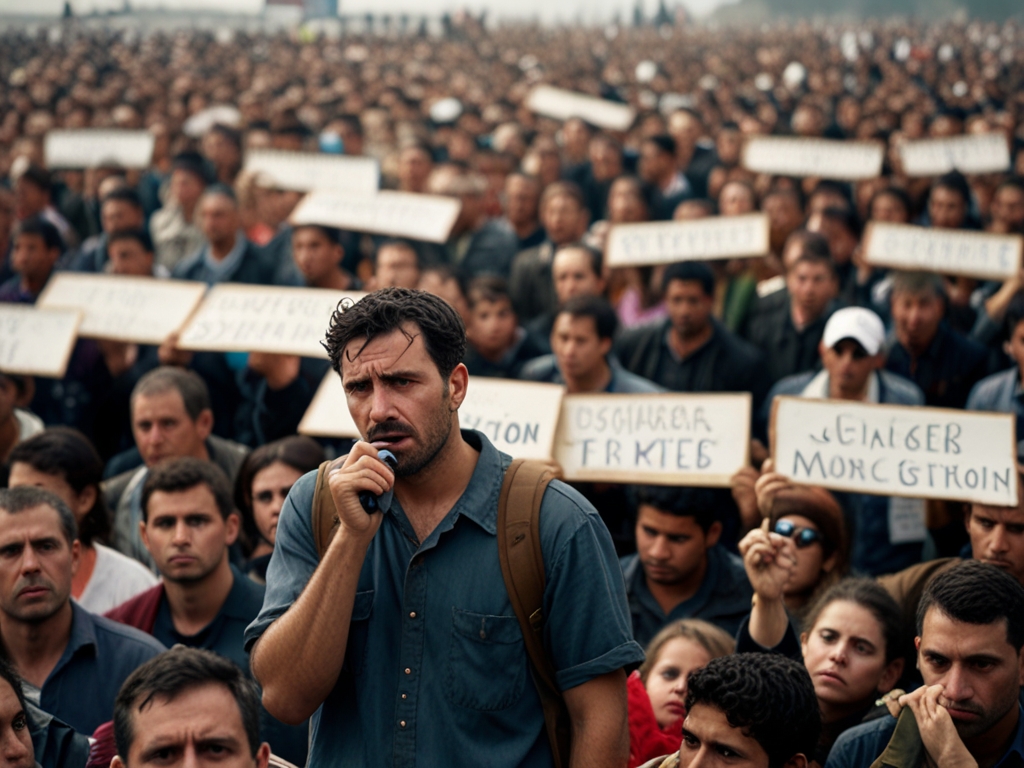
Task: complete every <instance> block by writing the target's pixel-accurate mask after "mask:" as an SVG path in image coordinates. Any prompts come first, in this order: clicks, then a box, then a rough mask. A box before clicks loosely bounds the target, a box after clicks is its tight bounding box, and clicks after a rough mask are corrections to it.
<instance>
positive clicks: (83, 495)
mask: <svg viewBox="0 0 1024 768" xmlns="http://www.w3.org/2000/svg"><path fill="white" fill-rule="evenodd" d="M102 478H103V460H102V459H100V456H99V454H98V453H97V452H96V449H95V448H93V446H92V443H90V442H89V441H88V440H87V439H86V437H85V436H84V435H83V434H82V433H81V432H78V431H77V430H74V429H70V428H68V427H51V428H49V429H47V430H46V431H44V432H41V433H40V434H38V435H36V436H35V437H32V438H30V439H28V440H26V441H25V442H23V443H21V444H19V445H18V446H17V447H16V448H15V449H14V451H13V452H12V453H11V476H10V480H9V485H10V487H11V488H17V487H18V486H22V485H34V486H38V487H39V488H43V489H45V490H47V491H50V492H52V493H54V494H56V495H57V496H59V497H60V498H61V500H62V501H63V502H64V503H65V504H67V505H68V507H70V508H71V511H72V512H73V513H74V515H75V520H76V522H77V523H78V541H79V543H80V545H81V551H80V554H79V561H78V570H77V571H75V576H74V579H73V580H72V582H71V596H72V597H73V598H74V599H75V600H76V601H78V604H79V605H81V606H82V607H83V608H85V609H86V610H87V611H91V612H92V613H99V614H102V613H105V612H106V611H109V610H110V609H111V608H114V607H115V606H118V605H120V604H121V603H123V602H124V601H125V600H128V599H129V598H131V597H135V595H137V594H139V593H140V592H143V591H145V590H147V589H149V588H150V587H152V586H153V585H154V584H156V583H157V578H156V576H154V575H153V574H152V573H151V572H150V571H149V570H148V569H147V568H146V567H145V566H144V565H142V564H141V563H139V562H138V561H137V560H133V559H132V558H130V557H126V556H125V555H122V554H121V553H120V552H117V551H115V550H113V549H110V548H109V547H106V546H104V545H103V544H101V543H100V542H101V541H104V540H106V537H107V536H108V535H109V533H110V511H109V510H108V509H107V505H106V502H105V501H104V500H103V493H102V492H101V491H100V481H101V480H102Z"/></svg>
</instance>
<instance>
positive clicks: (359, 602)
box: [345, 589, 374, 675]
mask: <svg viewBox="0 0 1024 768" xmlns="http://www.w3.org/2000/svg"><path fill="white" fill-rule="evenodd" d="M373 595H374V590H372V589H367V590H365V591H364V592H356V599H355V602H354V603H353V605H352V621H351V622H350V624H349V628H348V645H347V646H346V650H345V663H346V664H347V665H348V668H349V669H350V670H351V672H352V674H354V675H361V674H362V673H363V668H364V667H365V666H366V645H367V637H368V635H369V632H370V614H371V613H372V612H373Z"/></svg>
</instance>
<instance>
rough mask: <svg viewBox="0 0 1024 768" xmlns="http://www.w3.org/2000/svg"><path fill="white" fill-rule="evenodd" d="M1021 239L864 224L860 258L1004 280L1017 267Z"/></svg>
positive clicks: (878, 263) (1022, 248) (1023, 247)
mask: <svg viewBox="0 0 1024 768" xmlns="http://www.w3.org/2000/svg"><path fill="white" fill-rule="evenodd" d="M1022 252H1024V237H1021V236H1020V235H993V234H989V233H987V232H969V231H967V230H962V229H930V228H926V227H917V226H913V225H911V224H889V223H886V222H881V221H872V222H869V223H868V226H867V228H866V229H865V231H864V247H863V253H864V258H865V259H866V260H867V262H868V263H869V264H874V265H876V266H884V267H894V268H896V269H905V270H924V271H928V272H940V273H943V274H950V275H966V276H968V277H980V278H982V279H985V280H1008V279H1010V278H1013V277H1015V276H1016V275H1017V273H1018V272H1019V271H1020V268H1021V256H1022Z"/></svg>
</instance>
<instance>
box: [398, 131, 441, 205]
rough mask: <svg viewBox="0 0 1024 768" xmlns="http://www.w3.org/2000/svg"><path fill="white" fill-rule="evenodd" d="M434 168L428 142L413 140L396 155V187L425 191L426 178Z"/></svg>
mask: <svg viewBox="0 0 1024 768" xmlns="http://www.w3.org/2000/svg"><path fill="white" fill-rule="evenodd" d="M433 168H434V153H433V151H432V150H431V148H430V146H429V145H428V144H425V143H422V142H418V141H417V142H413V143H410V144H408V145H407V146H405V147H404V148H402V150H401V152H400V153H399V155H398V174H397V176H398V189H399V191H401V192H426V191H427V180H428V179H429V178H430V172H431V171H432V170H433Z"/></svg>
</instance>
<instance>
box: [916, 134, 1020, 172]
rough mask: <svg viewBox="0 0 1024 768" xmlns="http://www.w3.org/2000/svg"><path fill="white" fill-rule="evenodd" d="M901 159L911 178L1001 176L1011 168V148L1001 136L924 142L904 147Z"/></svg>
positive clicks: (958, 137) (949, 138)
mask: <svg viewBox="0 0 1024 768" xmlns="http://www.w3.org/2000/svg"><path fill="white" fill-rule="evenodd" d="M900 159H901V160H902V162H903V172H904V173H906V174H907V175H908V176H941V175H942V174H944V173H949V172H950V171H960V172H961V173H1001V172H1002V171H1005V170H1008V169H1009V168H1010V146H1009V144H1008V143H1007V141H1006V137H1005V136H1004V135H1003V134H1001V133H976V134H970V135H968V136H950V137H948V138H944V139H921V140H920V141H908V142H906V143H904V144H901V145H900Z"/></svg>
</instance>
